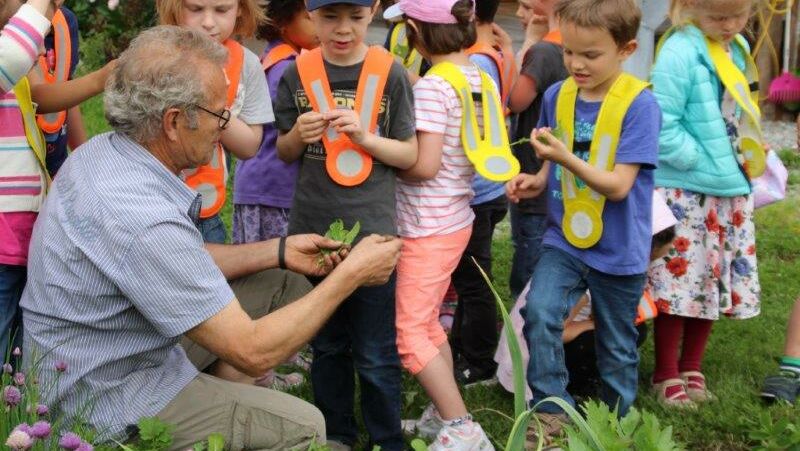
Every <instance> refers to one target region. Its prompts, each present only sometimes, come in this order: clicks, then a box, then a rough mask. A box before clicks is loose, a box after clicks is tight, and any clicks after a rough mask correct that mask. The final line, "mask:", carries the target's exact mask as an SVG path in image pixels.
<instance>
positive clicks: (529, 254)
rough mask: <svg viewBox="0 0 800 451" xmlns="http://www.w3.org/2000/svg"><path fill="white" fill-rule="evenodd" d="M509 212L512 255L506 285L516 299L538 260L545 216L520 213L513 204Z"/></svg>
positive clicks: (545, 220) (529, 278)
mask: <svg viewBox="0 0 800 451" xmlns="http://www.w3.org/2000/svg"><path fill="white" fill-rule="evenodd" d="M509 213H510V216H511V242H512V244H513V245H514V257H513V259H512V261H511V276H510V277H509V281H508V285H509V288H510V289H511V299H517V297H518V296H519V294H520V293H522V290H523V289H525V284H527V283H528V281H529V280H531V276H532V275H533V269H534V268H536V263H537V262H538V261H539V253H540V252H541V247H542V236H544V231H545V229H546V227H545V226H546V222H547V216H545V215H536V214H530V213H522V212H520V211H519V208H518V207H517V206H516V205H514V204H511V206H510V208H509Z"/></svg>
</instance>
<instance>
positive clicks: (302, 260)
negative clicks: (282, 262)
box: [285, 233, 348, 276]
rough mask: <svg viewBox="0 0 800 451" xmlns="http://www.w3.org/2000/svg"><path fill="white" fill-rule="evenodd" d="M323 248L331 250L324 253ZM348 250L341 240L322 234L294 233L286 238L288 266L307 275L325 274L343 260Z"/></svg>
mask: <svg viewBox="0 0 800 451" xmlns="http://www.w3.org/2000/svg"><path fill="white" fill-rule="evenodd" d="M340 248H341V249H340ZM322 249H329V250H331V252H330V253H329V254H328V255H323V254H322V252H321V250H322ZM337 250H338V252H337ZM347 250H348V249H347V247H342V242H341V241H335V240H331V239H329V238H325V237H323V236H320V235H316V234H312V233H309V234H305V235H292V236H289V237H287V238H286V254H285V258H286V267H287V268H288V269H290V270H292V271H294V272H297V273H300V274H305V275H307V276H324V275H326V274H328V273H329V272H331V270H332V269H333V268H334V267H335V266H336V265H338V264H339V263H341V262H342V259H343V258H344V257H345V256H346V255H347Z"/></svg>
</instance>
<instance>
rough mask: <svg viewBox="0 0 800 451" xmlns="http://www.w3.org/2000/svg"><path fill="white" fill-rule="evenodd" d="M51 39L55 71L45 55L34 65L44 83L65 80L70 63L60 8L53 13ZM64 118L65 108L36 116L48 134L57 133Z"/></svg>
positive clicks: (66, 32)
mask: <svg viewBox="0 0 800 451" xmlns="http://www.w3.org/2000/svg"><path fill="white" fill-rule="evenodd" d="M53 41H54V42H55V54H56V67H55V71H54V72H50V65H49V64H47V58H46V57H45V56H39V64H38V65H36V66H34V67H35V68H36V69H37V70H38V71H39V72H40V73H41V75H42V78H43V79H44V81H45V83H50V84H53V83H58V82H64V81H67V80H68V79H69V68H70V65H71V64H72V40H71V39H70V35H69V25H67V18H66V17H64V13H63V12H61V10H60V9H59V10H57V11H56V12H55V14H54V15H53ZM66 120H67V111H66V110H64V111H57V112H55V113H47V114H38V115H37V116H36V122H37V123H38V124H39V127H40V128H41V129H42V130H43V131H44V132H45V133H48V134H54V133H59V132H60V131H61V127H63V126H64V122H65V121H66Z"/></svg>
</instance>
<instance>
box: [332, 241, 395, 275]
mask: <svg viewBox="0 0 800 451" xmlns="http://www.w3.org/2000/svg"><path fill="white" fill-rule="evenodd" d="M402 244H403V242H402V241H401V240H400V239H399V238H397V237H394V236H388V235H384V236H381V235H375V234H373V235H369V236H367V237H365V238H363V239H362V240H361V241H359V243H358V244H357V245H356V246H355V247H354V248H353V249H352V250H350V252H349V254H348V255H347V259H346V260H345V261H344V262H343V263H342V265H341V266H342V268H344V267H345V266H347V268H348V270H349V271H352V273H353V274H355V275H357V276H358V277H359V278H360V279H361V280H360V283H359V285H360V286H374V285H383V284H384V283H386V282H387V281H388V280H389V276H391V275H392V271H394V267H395V265H397V260H398V259H399V258H400V247H401V246H402Z"/></svg>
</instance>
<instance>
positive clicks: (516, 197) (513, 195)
mask: <svg viewBox="0 0 800 451" xmlns="http://www.w3.org/2000/svg"><path fill="white" fill-rule="evenodd" d="M546 186H547V180H545V178H544V177H540V176H539V175H538V174H537V175H533V174H525V173H522V174H517V175H515V176H514V178H512V179H511V180H509V181H508V182H506V197H508V200H510V201H511V202H514V203H515V204H516V203H519V201H520V199H530V198H532V197H536V196H538V195H539V194H541V193H542V191H544V188H545V187H546Z"/></svg>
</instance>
